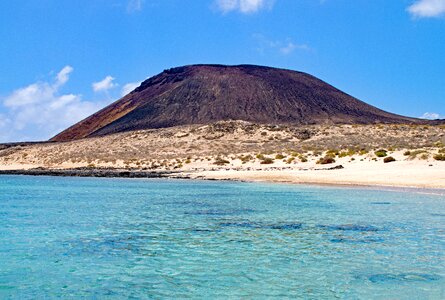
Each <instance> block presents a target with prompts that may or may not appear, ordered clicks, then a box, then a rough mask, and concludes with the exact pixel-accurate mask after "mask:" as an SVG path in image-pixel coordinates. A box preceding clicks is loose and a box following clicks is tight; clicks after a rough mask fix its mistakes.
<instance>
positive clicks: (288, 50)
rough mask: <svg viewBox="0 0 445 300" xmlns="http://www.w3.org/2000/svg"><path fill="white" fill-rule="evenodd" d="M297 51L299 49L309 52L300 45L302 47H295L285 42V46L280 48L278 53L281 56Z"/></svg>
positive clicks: (303, 45) (304, 46) (295, 45)
mask: <svg viewBox="0 0 445 300" xmlns="http://www.w3.org/2000/svg"><path fill="white" fill-rule="evenodd" d="M297 49H301V50H309V46H307V45H305V44H302V45H297V44H295V43H293V42H287V44H285V45H284V46H282V47H280V52H281V53H282V54H285V55H287V54H291V53H292V52H294V51H295V50H297Z"/></svg>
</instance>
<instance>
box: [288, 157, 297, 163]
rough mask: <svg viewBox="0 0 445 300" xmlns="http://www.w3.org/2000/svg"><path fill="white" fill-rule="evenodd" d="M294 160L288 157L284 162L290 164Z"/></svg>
mask: <svg viewBox="0 0 445 300" xmlns="http://www.w3.org/2000/svg"><path fill="white" fill-rule="evenodd" d="M294 160H295V157H289V158H288V159H287V160H286V163H288V164H290V163H292V162H293V161H294Z"/></svg>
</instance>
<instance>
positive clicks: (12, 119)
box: [0, 66, 104, 142]
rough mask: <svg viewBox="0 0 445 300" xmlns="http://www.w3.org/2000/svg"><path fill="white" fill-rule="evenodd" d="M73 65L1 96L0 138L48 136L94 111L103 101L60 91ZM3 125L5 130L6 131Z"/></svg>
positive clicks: (3, 139)
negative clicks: (53, 75) (52, 76)
mask: <svg viewBox="0 0 445 300" xmlns="http://www.w3.org/2000/svg"><path fill="white" fill-rule="evenodd" d="M72 71H73V68H72V67H70V66H67V67H65V68H63V69H62V70H61V71H60V72H59V73H58V74H57V76H56V78H55V80H54V81H53V82H36V83H33V84H30V85H28V86H25V87H23V88H20V89H17V90H16V91H13V92H12V93H11V94H10V95H9V96H7V97H6V98H4V99H3V105H4V107H5V108H6V112H5V114H4V115H2V116H0V128H3V130H1V133H2V135H0V140H1V141H3V142H4V141H20V140H24V139H32V140H43V139H48V138H50V137H51V136H53V135H55V134H56V133H58V132H60V131H61V130H63V129H65V128H67V127H68V126H70V125H72V124H74V123H76V122H78V121H80V120H82V119H83V118H85V117H87V116H89V115H90V114H92V113H94V112H96V111H97V110H98V109H99V108H101V107H102V105H103V104H104V103H96V102H91V101H84V100H82V96H81V95H79V94H61V93H60V92H59V90H60V88H61V87H62V86H63V85H64V84H65V83H66V82H68V80H69V75H70V73H71V72H72ZM5 128H7V129H8V130H7V131H6V129H5Z"/></svg>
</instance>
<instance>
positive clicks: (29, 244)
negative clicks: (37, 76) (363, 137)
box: [0, 176, 445, 299]
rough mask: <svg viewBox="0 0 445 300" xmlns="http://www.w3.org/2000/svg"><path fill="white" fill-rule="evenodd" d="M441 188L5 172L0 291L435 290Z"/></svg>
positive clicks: (439, 287) (435, 294)
mask: <svg viewBox="0 0 445 300" xmlns="http://www.w3.org/2000/svg"><path fill="white" fill-rule="evenodd" d="M444 215H445V202H444V201H443V197H442V196H441V195H433V194H428V195H427V194H414V193H405V192H400V191H379V190H369V189H368V190H365V189H345V188H333V187H314V186H288V185H268V184H246V183H231V182H199V181H197V182H195V181H173V180H118V179H85V178H51V177H34V178H33V177H18V176H2V177H0V217H1V218H0V298H1V299H3V298H57V297H59V298H83V297H87V298H110V297H111V298H113V297H115V298H189V297H192V298H215V297H216V298H218V297H220V298H227V297H229V298H230V297H232V298H245V297H247V298H270V297H289V298H295V297H297V298H309V299H332V298H347V299H351V298H352V299H367V298H377V299H388V298H389V299H413V298H414V299H444V298H445V230H444V228H445V218H443V217H442V216H444Z"/></svg>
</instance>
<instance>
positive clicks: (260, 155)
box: [256, 153, 265, 160]
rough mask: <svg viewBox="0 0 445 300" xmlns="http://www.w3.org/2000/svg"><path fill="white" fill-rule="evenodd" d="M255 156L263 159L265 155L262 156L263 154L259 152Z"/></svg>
mask: <svg viewBox="0 0 445 300" xmlns="http://www.w3.org/2000/svg"><path fill="white" fill-rule="evenodd" d="M256 158H258V159H261V160H263V159H264V158H265V156H264V154H261V153H259V154H257V155H256Z"/></svg>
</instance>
